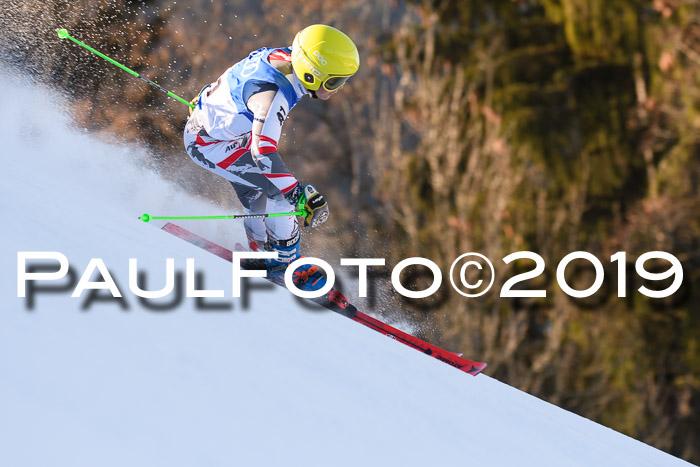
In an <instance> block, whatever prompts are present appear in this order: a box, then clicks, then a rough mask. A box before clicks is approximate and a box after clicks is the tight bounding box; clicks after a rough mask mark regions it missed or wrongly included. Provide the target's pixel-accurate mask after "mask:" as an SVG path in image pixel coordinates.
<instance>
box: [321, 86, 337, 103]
mask: <svg viewBox="0 0 700 467" xmlns="http://www.w3.org/2000/svg"><path fill="white" fill-rule="evenodd" d="M341 89H343V87H342V86H341V87H339V88H338V89H334V90H333V91H326V90H325V88H324V87H323V86H321V87H320V88H318V91H316V97H318V98H319V99H321V100H323V101H327V100H328V99H330V98H331V96H332V95H334V94H335V93H337V92H338V91H340V90H341Z"/></svg>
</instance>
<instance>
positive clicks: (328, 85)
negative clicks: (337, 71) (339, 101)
mask: <svg viewBox="0 0 700 467" xmlns="http://www.w3.org/2000/svg"><path fill="white" fill-rule="evenodd" d="M349 79H350V77H349V76H331V77H330V78H328V79H327V80H325V81H324V82H323V83H321V86H323V89H325V90H326V91H328V92H333V91H335V90H336V89H340V88H341V87H342V86H343V85H344V84H345V82H346V81H347V80H349Z"/></svg>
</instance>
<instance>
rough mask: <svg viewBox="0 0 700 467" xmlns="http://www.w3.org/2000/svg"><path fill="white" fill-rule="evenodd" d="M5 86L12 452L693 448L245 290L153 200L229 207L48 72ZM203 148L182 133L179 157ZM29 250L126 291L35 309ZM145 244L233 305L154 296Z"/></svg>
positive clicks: (596, 461)
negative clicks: (192, 267)
mask: <svg viewBox="0 0 700 467" xmlns="http://www.w3.org/2000/svg"><path fill="white" fill-rule="evenodd" d="M0 89H3V91H4V92H3V112H2V113H1V114H0V127H1V128H2V134H3V150H2V158H3V162H2V167H3V181H2V184H0V190H1V191H0V208H1V211H0V213H1V214H2V225H3V226H2V249H1V250H0V252H1V254H2V256H1V262H0V264H2V269H1V272H0V279H1V280H0V287H1V289H0V290H1V293H2V302H1V303H2V307H1V308H0V465H3V466H13V467H20V466H22V467H29V466H41V467H45V466H71V467H78V466H91V467H93V466H100V467H107V466H118V467H125V466H130V467H133V466H158V465H160V466H168V467H176V466H232V465H242V466H252V465H266V466H272V465H278V466H279V465H305V466H352V467H357V466H361V465H385V466H393V465H402V466H411V465H422V466H425V465H436V466H464V465H478V466H510V465H512V466H530V465H531V466H538V467H540V466H616V467H617V466H662V465H663V466H671V465H688V464H687V463H685V462H683V461H681V460H679V459H676V458H674V457H672V456H670V455H667V454H665V453H663V452H661V451H659V450H656V449H654V448H652V447H650V446H648V445H646V444H643V443H641V442H639V441H636V440H634V439H631V438H629V437H627V436H624V435H622V434H619V433H617V432H615V431H612V430H610V429H608V428H605V427H603V426H601V425H598V424H596V423H593V422H591V421H589V420H587V419H584V418H582V417H579V416H577V415H574V414H572V413H570V412H567V411H565V410H562V409H560V408H558V407H556V406H553V405H551V404H549V403H546V402H544V401H542V400H539V399H537V398H535V397H533V396H530V395H528V394H526V393H523V392H521V391H518V390H517V389H514V388H512V387H510V386H508V385H506V384H503V383H501V382H499V381H497V380H494V379H492V378H490V377H488V376H486V375H479V376H477V377H472V376H469V375H467V374H464V373H462V372H460V371H457V370H455V369H454V368H451V367H450V366H448V365H445V364H443V363H441V362H439V361H437V360H435V359H433V358H430V357H427V356H425V355H422V354H421V353H419V352H416V351H415V350H412V349H410V348H408V347H405V346H403V345H401V344H399V343H397V342H395V341H392V340H391V339H387V338H386V337H384V336H382V335H380V334H378V333H375V332H373V331H371V330H369V329H367V328H365V327H363V326H360V325H358V324H356V323H354V322H352V321H350V320H348V319H346V318H344V317H342V316H339V315H336V314H334V313H331V312H327V311H323V312H321V311H310V310H308V309H305V308H303V307H301V306H300V305H299V304H298V303H297V302H296V300H295V299H294V298H293V297H292V296H291V295H290V294H289V293H288V292H287V291H285V290H283V289H281V288H278V287H273V286H269V288H266V289H256V290H254V291H252V292H251V294H250V296H249V302H248V303H247V306H244V304H243V303H242V301H241V300H239V299H233V298H231V297H230V294H231V283H230V280H231V266H230V264H228V263H226V262H225V261H222V260H220V259H219V258H216V257H214V256H213V255H210V254H208V253H206V252H204V251H202V250H201V249H198V248H197V247H195V246H192V245H189V244H187V243H185V242H183V241H181V240H179V239H177V238H174V237H172V236H170V235H168V234H166V233H164V232H162V231H160V230H159V229H157V228H155V227H154V226H151V225H147V224H144V223H143V222H141V221H139V220H138V219H137V217H138V215H140V214H141V213H143V212H149V213H151V214H154V215H156V214H161V215H178V214H192V213H194V214H203V213H207V214H221V213H222V209H221V208H219V207H217V206H213V205H210V204H206V203H205V202H203V201H201V200H196V199H194V198H193V197H192V196H191V195H188V194H185V193H183V192H181V191H179V190H178V189H176V188H175V187H174V186H172V185H171V184H169V183H167V182H165V181H164V180H163V179H162V178H161V177H160V176H158V175H157V174H156V173H154V172H152V171H150V170H149V169H147V168H145V166H146V164H145V161H146V160H147V159H146V157H145V151H144V150H143V149H139V148H136V147H128V146H124V145H114V144H107V143H105V142H101V141H99V140H98V139H96V138H95V137H93V136H90V135H87V134H85V133H84V132H81V131H80V130H78V129H75V128H74V127H73V126H72V125H71V121H70V117H69V116H67V115H65V113H64V112H65V110H66V109H70V106H67V105H65V103H64V102H62V101H61V98H60V97H57V95H55V94H54V93H52V92H51V91H47V90H46V89H44V88H42V87H40V86H38V85H34V84H31V83H27V82H26V81H21V80H20V79H19V78H17V77H13V76H8V75H5V76H0ZM185 111H186V109H184V108H183V112H185ZM187 164H192V162H191V161H190V160H189V158H188V157H187V156H186V155H185V153H184V151H183V152H182V157H181V158H179V159H177V158H176V160H174V161H172V162H171V163H170V165H169V166H168V170H171V171H178V170H181V168H182V167H185V166H186V165H187ZM231 195H233V192H231ZM331 202H332V200H331ZM188 227H189V228H191V229H193V230H196V231H197V232H198V233H200V234H201V235H203V236H207V237H209V238H212V239H213V240H216V241H219V242H222V243H226V242H229V244H230V243H231V242H232V241H235V240H240V239H241V236H242V230H241V227H240V225H238V224H237V223H236V221H219V222H217V223H214V224H212V223H205V222H202V223H200V224H194V225H193V224H189V225H188ZM27 251H39V252H44V251H53V252H60V253H61V254H63V255H65V256H66V258H67V259H68V261H69V263H70V267H71V270H72V271H73V272H74V273H75V275H76V279H77V278H79V277H80V276H81V275H82V273H83V271H84V270H85V268H86V266H87V265H88V263H89V261H90V259H91V258H101V259H102V260H103V262H104V264H105V265H106V267H107V268H108V271H109V273H110V275H111V276H112V277H113V278H114V280H115V281H116V283H117V285H118V287H119V290H120V291H121V292H122V294H123V295H124V299H123V301H122V302H121V303H122V304H121V305H120V304H119V302H117V301H113V300H112V301H93V302H86V297H87V296H88V294H89V292H90V291H89V290H88V291H86V292H84V293H83V296H82V298H71V296H70V295H71V293H72V291H73V288H74V286H75V283H73V284H72V285H71V284H70V283H69V281H68V279H67V278H66V279H64V280H59V281H56V284H57V285H59V286H60V287H63V289H62V290H58V291H54V292H53V293H45V292H40V293H38V294H37V295H36V296H35V299H34V303H33V309H31V310H30V309H29V303H28V301H27V300H26V299H22V298H18V297H17V277H18V272H17V256H18V252H27ZM129 258H137V259H138V267H139V270H142V271H144V272H145V273H146V275H147V279H148V285H147V286H146V288H149V289H159V288H161V287H163V285H164V282H165V260H166V258H174V260H175V267H176V270H177V271H180V272H183V273H184V270H185V264H186V259H187V258H193V259H194V260H195V264H196V269H197V270H198V271H200V272H201V273H202V276H203V281H204V286H205V287H206V288H207V289H221V290H224V291H225V293H226V298H223V299H205V300H206V302H207V303H209V304H210V305H211V304H212V303H217V304H222V305H224V306H226V307H227V308H228V309H223V310H211V309H209V310H203V309H201V307H198V305H197V304H196V301H195V299H183V300H182V302H181V303H180V304H179V305H178V306H176V307H170V308H169V309H166V310H162V311H154V310H151V309H147V308H145V307H144V306H143V305H141V304H140V302H139V301H138V300H137V298H136V297H135V295H134V294H133V293H132V292H131V291H130V290H129V286H128V285H129V270H128V260H129ZM48 263H49V264H51V262H50V261H49V262H48ZM53 264H54V267H57V266H56V265H57V263H56V262H55V261H54V263H53ZM94 280H99V274H96V276H95V277H94ZM37 284H39V285H47V284H49V283H48V282H46V281H45V282H40V283H39V282H38V283H37ZM255 284H257V285H258V286H261V287H262V286H264V285H266V284H267V283H266V282H264V281H262V280H258V282H255ZM97 293H98V295H99V296H101V297H104V296H105V295H108V294H109V292H108V291H105V290H101V291H98V292H97ZM85 307H86V309H83V308H85ZM125 307H127V308H126V309H125ZM467 357H472V358H476V359H478V358H479V356H478V355H474V356H472V355H468V356H467ZM487 373H488V368H487Z"/></svg>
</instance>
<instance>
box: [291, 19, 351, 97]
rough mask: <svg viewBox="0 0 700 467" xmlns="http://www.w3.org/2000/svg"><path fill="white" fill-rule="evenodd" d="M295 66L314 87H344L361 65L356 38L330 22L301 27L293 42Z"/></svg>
mask: <svg viewBox="0 0 700 467" xmlns="http://www.w3.org/2000/svg"><path fill="white" fill-rule="evenodd" d="M292 67H293V68H294V73H295V74H296V75H297V78H299V81H301V82H302V84H303V85H304V86H305V87H306V89H309V90H311V91H317V90H318V89H319V88H320V87H321V86H323V88H324V89H325V90H326V91H334V90H336V89H338V88H339V87H341V86H342V85H343V84H345V82H346V81H347V80H348V78H350V77H351V76H352V75H354V74H355V73H356V72H357V70H358V69H359V68H360V54H358V53H357V47H355V44H354V43H353V41H352V39H350V38H349V37H348V36H346V35H345V34H343V33H342V32H341V31H338V30H337V29H335V28H332V27H330V26H325V25H323V24H314V25H313V26H308V27H306V28H304V29H302V30H301V31H299V32H298V33H297V35H296V37H295V38H294V42H293V43H292Z"/></svg>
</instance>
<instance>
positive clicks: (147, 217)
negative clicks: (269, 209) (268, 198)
mask: <svg viewBox="0 0 700 467" xmlns="http://www.w3.org/2000/svg"><path fill="white" fill-rule="evenodd" d="M308 215H309V213H308V212H307V211H306V210H305V209H302V210H300V211H293V212H274V213H262V214H231V215H228V216H151V215H150V214H144V215H142V216H140V217H139V219H140V220H142V221H144V222H149V221H151V220H157V219H163V220H176V219H256V218H263V217H285V216H301V217H306V216H308Z"/></svg>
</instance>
